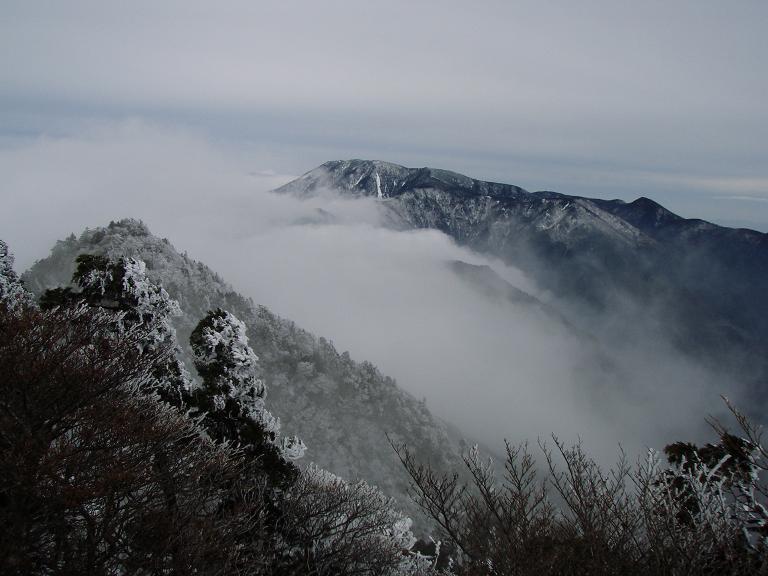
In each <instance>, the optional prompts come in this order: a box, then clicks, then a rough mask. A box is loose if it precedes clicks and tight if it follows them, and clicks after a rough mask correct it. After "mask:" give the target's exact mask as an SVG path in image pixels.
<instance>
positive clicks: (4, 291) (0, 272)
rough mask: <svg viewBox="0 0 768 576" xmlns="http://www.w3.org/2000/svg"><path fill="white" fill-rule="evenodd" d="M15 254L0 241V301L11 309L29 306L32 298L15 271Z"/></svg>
mask: <svg viewBox="0 0 768 576" xmlns="http://www.w3.org/2000/svg"><path fill="white" fill-rule="evenodd" d="M13 261H14V259H13V254H11V252H10V250H9V249H8V244H6V243H5V242H3V241H2V240H0V301H2V302H3V303H4V304H5V305H6V306H8V307H9V308H10V309H17V308H18V307H19V306H21V305H23V304H29V303H31V301H32V298H31V296H30V294H29V292H27V291H26V290H25V289H24V285H23V284H22V283H21V280H20V279H19V277H18V276H17V274H16V272H15V271H14V270H13Z"/></svg>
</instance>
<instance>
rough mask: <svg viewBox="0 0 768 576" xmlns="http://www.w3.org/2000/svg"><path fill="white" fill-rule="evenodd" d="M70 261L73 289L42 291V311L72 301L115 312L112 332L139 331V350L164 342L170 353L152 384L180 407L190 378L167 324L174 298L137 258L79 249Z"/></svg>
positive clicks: (174, 307)
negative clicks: (95, 253)
mask: <svg viewBox="0 0 768 576" xmlns="http://www.w3.org/2000/svg"><path fill="white" fill-rule="evenodd" d="M76 262H77V268H76V270H75V273H74V275H73V276H72V282H73V283H74V284H75V285H76V286H77V288H76V289H72V288H70V287H66V288H56V289H53V290H47V291H46V292H45V293H44V294H43V295H42V297H41V298H40V306H41V307H42V308H43V309H44V310H49V309H53V308H56V307H62V306H63V307H68V306H77V305H87V306H90V307H95V308H100V309H103V310H110V311H113V312H115V313H116V314H115V315H114V322H115V329H116V330H117V331H118V332H124V331H129V330H136V329H140V330H141V331H142V334H143V338H142V341H141V351H142V352H144V353H149V352H151V351H154V350H157V349H158V348H159V347H162V346H166V345H170V347H171V348H172V349H173V350H174V352H175V353H174V354H172V355H170V356H169V357H168V359H167V361H166V362H164V363H161V364H156V365H155V372H154V377H155V378H154V385H153V388H154V389H155V391H156V392H157V393H159V394H160V396H161V397H162V398H163V400H165V401H167V402H169V403H171V404H173V405H175V406H181V405H182V404H183V403H184V398H185V397H186V396H187V395H188V394H189V389H190V378H189V373H188V372H187V371H186V369H185V368H184V365H183V363H182V362H181V360H179V358H178V355H179V353H180V347H179V345H178V343H177V342H176V330H175V329H174V328H173V325H172V324H171V318H172V317H173V316H176V315H179V314H180V313H181V310H180V308H179V304H178V302H176V301H175V300H174V299H173V298H171V297H170V296H169V295H168V292H166V291H165V289H163V288H162V287H161V286H158V285H157V284H155V283H153V282H152V281H151V280H150V279H149V278H148V277H147V271H146V265H145V264H144V262H142V261H141V260H138V259H135V258H124V257H123V258H118V259H116V260H112V259H109V258H107V257H105V256H97V255H92V254H82V255H80V256H78V257H77V260H76Z"/></svg>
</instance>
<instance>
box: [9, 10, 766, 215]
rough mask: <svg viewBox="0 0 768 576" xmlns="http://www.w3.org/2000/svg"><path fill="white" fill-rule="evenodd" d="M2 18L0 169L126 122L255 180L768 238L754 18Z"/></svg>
mask: <svg viewBox="0 0 768 576" xmlns="http://www.w3.org/2000/svg"><path fill="white" fill-rule="evenodd" d="M0 12H1V13H2V18H0V154H4V155H7V154H8V153H9V150H11V151H12V150H14V149H18V148H19V147H24V146H28V145H29V143H30V141H34V140H37V139H40V138H73V137H81V136H83V135H87V134H88V133H89V131H92V130H94V129H98V128H99V126H102V125H107V126H109V125H113V124H114V123H119V122H130V121H136V120H138V121H142V122H145V123H149V124H152V125H155V126H159V127H165V128H168V129H173V130H187V131H192V132H195V133H196V134H198V135H199V136H200V137H201V138H203V139H207V140H210V141H213V142H216V143H218V144H219V145H221V146H224V147H226V148H228V149H232V150H236V151H237V152H238V153H241V154H245V155H249V156H250V157H251V158H252V163H253V166H252V170H253V171H255V172H263V171H273V172H275V173H278V174H288V175H298V174H302V173H304V172H306V171H308V170H310V169H311V168H313V167H315V166H317V165H319V164H321V163H322V162H324V161H326V160H330V159H346V158H368V159H381V160H387V161H392V162H397V163H401V164H405V165H408V166H417V167H418V166H426V165H429V166H433V167H442V168H446V169H452V170H455V171H459V172H463V173H466V174H468V175H470V176H473V177H476V178H481V179H488V180H495V181H503V182H508V183H513V184H517V185H520V186H522V187H524V188H526V189H529V190H545V189H554V190H557V191H560V192H563V193H570V194H579V195H586V196H596V197H604V198H622V199H626V200H632V199H634V198H636V197H638V196H641V195H644V196H648V197H651V198H653V199H655V200H657V201H659V202H661V203H662V204H664V205H665V206H667V207H668V208H670V209H671V210H673V211H675V212H678V213H680V214H682V215H683V216H687V217H701V218H705V219H709V220H712V221H716V222H720V223H726V224H733V225H743V226H749V227H753V228H757V229H760V230H768V138H766V136H768V107H767V106H766V105H765V102H766V101H768V72H766V70H768V68H766V67H765V65H764V62H763V60H764V56H765V54H766V53H768V35H766V34H765V33H764V31H765V29H766V27H768V5H767V4H766V3H765V2H760V1H756V2H749V1H743V2H738V3H725V2H711V1H707V0H696V1H688V2H686V1H680V2H661V1H653V0H652V1H647V2H642V3H637V2H623V1H615V0H614V1H605V2H598V1H593V0H586V1H583V2H540V1H535V2H527V1H515V2H494V1H479V2H454V1H451V0H442V1H413V0H410V1H400V0H390V1H387V2H353V1H347V2H342V1H339V0H327V1H324V2H309V1H298V0H290V1H280V2H270V1H258V2H253V1H252V0H249V1H241V0H232V1H229V2H217V3H211V2H196V1H194V0H193V1H188V0H185V1H180V0H179V1H164V2H157V1H146V0H135V1H133V2H129V3H126V2H105V1H101V0H92V1H83V0H72V1H69V2H57V1H48V2H46V1H39V2H28V1H15V0H4V1H3V2H2V4H1V5H0ZM11 153H12V152H11ZM40 169H41V170H43V169H45V167H43V166H40ZM16 193H18V192H17V191H15V190H13V189H10V188H8V187H4V188H3V190H2V191H0V194H2V195H3V196H12V195H13V194H16ZM179 193H181V192H179Z"/></svg>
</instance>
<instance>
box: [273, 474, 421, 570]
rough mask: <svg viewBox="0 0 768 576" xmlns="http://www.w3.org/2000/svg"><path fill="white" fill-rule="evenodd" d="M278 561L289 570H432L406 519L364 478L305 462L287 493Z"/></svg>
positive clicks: (392, 503) (392, 502)
mask: <svg viewBox="0 0 768 576" xmlns="http://www.w3.org/2000/svg"><path fill="white" fill-rule="evenodd" d="M280 526H281V528H282V530H283V546H281V550H282V554H281V555H280V558H279V561H280V562H281V563H282V564H283V565H284V566H285V571H286V572H288V573H291V574H304V573H309V574H316V575H318V576H321V575H328V576H331V575H337V574H361V575H371V576H372V575H377V576H405V575H412V576H418V575H427V574H433V573H434V571H433V570H432V567H433V566H432V565H433V559H432V558H428V557H426V556H423V555H421V554H419V553H418V552H416V551H414V550H413V547H414V544H415V542H416V538H415V537H414V536H413V533H412V532H411V520H410V518H407V517H405V516H403V514H401V513H400V512H398V511H397V510H396V509H395V503H394V501H393V500H392V499H391V498H388V497H386V496H385V495H384V494H383V493H382V492H381V491H379V490H378V489H377V488H376V487H374V486H371V485H369V484H368V483H366V482H363V481H359V482H355V483H349V482H346V481H345V480H343V479H342V478H339V477H338V476H336V475H334V474H332V473H330V472H327V471H325V470H322V469H320V468H317V467H316V466H309V467H308V468H307V469H305V470H304V471H303V472H302V475H301V477H300V478H299V479H298V480H297V482H296V483H295V485H294V486H292V487H291V490H290V491H289V493H288V494H287V498H286V501H285V504H284V511H283V517H282V519H281V525H280Z"/></svg>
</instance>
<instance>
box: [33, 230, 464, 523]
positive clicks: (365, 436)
mask: <svg viewBox="0 0 768 576" xmlns="http://www.w3.org/2000/svg"><path fill="white" fill-rule="evenodd" d="M80 254H96V255H104V256H108V257H110V258H119V257H135V258H139V259H141V260H143V261H144V262H145V263H146V266H147V274H148V276H149V278H150V279H151V280H152V281H154V282H157V283H159V284H161V285H162V286H163V287H164V288H165V289H166V290H167V291H168V293H169V294H170V296H171V297H173V298H174V299H176V300H178V302H179V304H180V306H181V310H182V315H181V316H180V317H178V318H176V319H175V322H174V324H175V327H176V330H177V333H178V337H179V341H180V342H181V343H182V346H183V350H182V354H183V358H184V360H185V363H186V364H187V366H191V365H192V363H193V362H192V357H191V352H190V349H189V336H190V334H191V333H192V331H193V329H194V328H195V326H196V325H197V323H198V321H199V320H200V319H201V318H203V317H204V316H205V315H206V313H207V312H208V311H209V310H215V309H217V308H222V309H226V310H229V311H231V312H232V313H233V314H235V315H236V316H237V317H238V318H240V319H241V320H242V321H243V322H244V323H245V325H246V327H247V333H248V337H249V340H250V344H251V346H252V347H253V349H254V351H255V352H256V353H257V354H258V356H259V370H260V373H259V376H260V377H261V378H263V379H264V380H265V382H266V383H267V386H268V389H269V391H268V397H267V399H266V401H267V404H268V406H269V409H270V411H271V412H272V413H273V414H274V415H275V416H277V417H279V418H280V420H281V424H282V429H283V430H284V431H285V432H286V433H289V434H297V435H298V436H300V437H301V438H303V439H304V440H306V443H307V445H308V451H307V455H306V457H305V460H306V461H307V462H314V463H316V464H317V465H318V466H321V467H323V468H325V469H326V470H329V471H331V472H333V473H334V474H338V475H340V476H342V477H344V478H349V479H355V478H361V479H364V480H367V481H368V482H371V483H373V484H375V485H377V486H378V487H379V488H381V489H382V490H383V491H384V492H385V493H387V494H388V495H391V496H393V497H395V498H396V499H397V500H398V503H399V505H400V506H402V508H403V509H405V510H407V511H408V512H409V513H410V514H412V515H413V517H414V518H417V519H418V518H420V517H421V515H420V513H419V511H418V509H417V507H416V506H415V505H414V504H413V503H412V502H411V501H410V499H408V498H407V496H406V491H407V479H406V478H405V477H404V475H403V473H402V469H401V466H400V463H399V461H398V459H397V456H396V455H395V453H394V452H393V451H392V448H391V447H390V444H389V442H388V440H387V435H389V437H390V438H391V439H392V441H394V442H398V443H399V442H407V443H408V445H409V446H411V447H412V448H413V450H414V451H416V452H417V453H418V454H419V456H420V458H423V459H424V460H425V461H426V460H429V461H431V462H432V463H433V464H434V465H436V466H437V467H439V468H440V469H443V470H450V469H455V468H456V467H457V466H458V465H459V462H460V454H461V450H462V448H463V444H462V441H461V440H460V439H459V436H458V434H457V433H455V432H454V431H452V430H451V429H449V428H448V427H447V425H446V424H444V423H442V422H441V421H439V420H438V419H436V418H435V417H433V416H432V415H431V413H430V412H429V410H428V409H427V407H426V405H425V404H424V402H423V401H419V400H417V399H415V398H414V397H412V396H411V395H410V394H408V393H407V392H405V391H403V390H402V389H401V388H399V387H398V386H397V384H396V383H395V381H394V380H393V379H391V378H389V377H387V376H384V375H382V374H381V373H380V372H379V370H378V369H377V368H376V367H375V366H373V365H372V364H370V363H369V362H356V361H354V360H352V359H351V358H350V356H349V354H348V353H346V352H345V353H339V352H337V350H336V349H335V348H334V346H333V344H332V343H331V342H330V341H329V340H327V339H325V338H322V337H317V336H314V335H313V334H310V333H309V332H307V331H305V330H302V329H301V328H299V327H298V326H296V325H295V324H294V323H293V322H291V321H289V320H286V319H283V318H280V317H279V316H277V315H275V314H274V313H272V312H271V311H270V310H268V309H267V308H265V307H264V306H257V305H255V304H254V303H253V302H252V301H251V300H250V299H248V298H245V297H243V296H241V295H240V294H238V293H237V292H235V291H234V289H233V288H232V287H231V286H230V285H228V284H227V283H226V282H225V281H224V280H223V279H222V278H220V277H219V276H218V275H217V274H216V273H214V272H213V271H212V270H211V269H210V268H208V267H207V266H205V265H204V264H202V263H200V262H196V261H194V260H192V259H190V258H189V257H187V255H186V254H180V253H179V252H177V251H176V250H175V249H174V248H173V246H172V245H171V244H170V243H169V242H168V241H167V240H165V239H161V238H158V237H156V236H154V235H152V234H151V233H150V231H149V230H148V229H147V227H146V226H145V225H144V224H143V223H141V222H139V221H136V220H130V219H127V220H121V221H119V222H112V223H110V224H109V226H107V227H104V228H96V229H90V230H86V231H85V232H83V233H82V234H81V235H80V237H79V238H76V237H75V236H74V235H72V236H70V237H69V238H68V239H66V240H62V241H59V242H58V243H57V244H56V245H55V247H54V248H53V250H52V252H51V255H50V256H49V257H48V258H46V259H43V260H40V261H38V262H37V263H36V264H35V265H34V266H33V267H32V268H31V269H30V270H29V271H28V272H27V273H26V274H25V275H24V282H25V285H26V286H27V288H29V289H30V290H32V291H33V292H34V293H36V294H38V295H39V294H42V293H43V292H44V291H45V290H46V289H49V288H53V287H57V286H66V285H69V284H70V282H71V279H72V273H73V272H74V270H75V259H76V258H77V256H78V255H80Z"/></svg>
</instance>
